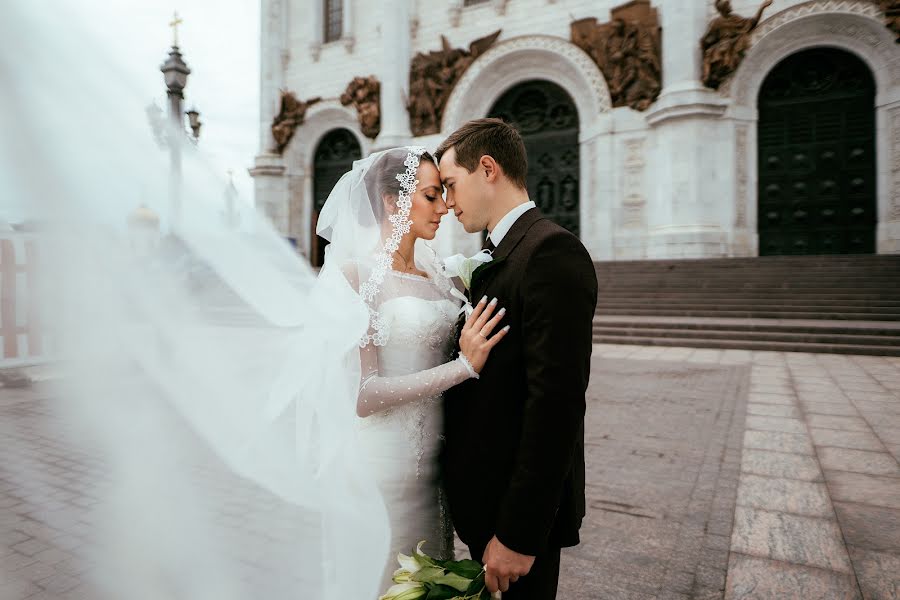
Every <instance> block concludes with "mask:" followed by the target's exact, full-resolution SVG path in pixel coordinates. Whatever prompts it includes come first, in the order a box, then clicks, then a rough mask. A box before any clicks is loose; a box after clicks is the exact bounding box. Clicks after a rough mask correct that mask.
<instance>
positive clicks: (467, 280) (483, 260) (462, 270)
mask: <svg viewBox="0 0 900 600" xmlns="http://www.w3.org/2000/svg"><path fill="white" fill-rule="evenodd" d="M492 260H494V257H493V256H491V253H490V252H488V251H487V250H482V251H481V252H479V253H478V254H476V255H475V256H470V257H468V258H466V257H465V256H463V255H462V254H454V255H453V256H450V257H448V258H446V259H444V272H445V273H446V274H447V276H448V277H459V279H460V281H462V283H463V285H464V286H465V288H466V292H470V290H471V289H472V277H473V276H474V274H475V271H476V270H478V268H479V267H481V266H484V265H486V264H488V263H489V262H491V261H492ZM450 293H451V294H452V295H453V296H454V297H455V298H457V299H459V300H462V302H463V305H462V307H461V308H460V309H459V312H460V314H462V313H463V312H465V313H466V317H468V316H469V315H470V314H472V311H473V310H475V309H474V308H473V306H472V302H471V300H470V299H469V297H468V296H469V295H468V294H463V293H462V292H460V291H459V290H458V289H456V288H455V287H454V288H451V290H450Z"/></svg>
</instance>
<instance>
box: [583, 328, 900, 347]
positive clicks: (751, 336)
mask: <svg viewBox="0 0 900 600" xmlns="http://www.w3.org/2000/svg"><path fill="white" fill-rule="evenodd" d="M594 335H600V336H604V337H608V336H616V337H638V338H647V337H650V338H679V339H710V340H729V341H734V342H736V341H767V342H799V343H806V344H826V345H827V344H843V345H853V346H891V347H893V348H898V349H900V336H896V335H895V336H888V335H850V334H842V333H808V332H793V331H782V332H773V331H736V330H727V329H723V330H719V331H713V330H709V329H704V330H690V329H647V328H637V329H631V328H628V327H594Z"/></svg>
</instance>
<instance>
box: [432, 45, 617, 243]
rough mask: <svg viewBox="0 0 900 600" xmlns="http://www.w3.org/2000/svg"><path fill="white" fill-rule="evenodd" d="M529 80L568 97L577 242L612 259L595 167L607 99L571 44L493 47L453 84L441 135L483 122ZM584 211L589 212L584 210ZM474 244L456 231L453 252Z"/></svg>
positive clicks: (599, 79)
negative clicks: (572, 115)
mask: <svg viewBox="0 0 900 600" xmlns="http://www.w3.org/2000/svg"><path fill="white" fill-rule="evenodd" d="M534 80H541V81H546V82H550V83H552V84H555V85H556V86H558V87H559V88H561V89H562V90H564V91H565V93H566V94H568V96H569V97H570V98H571V101H572V103H573V104H574V106H575V108H576V112H577V115H578V133H577V141H578V153H577V161H578V173H579V175H578V178H577V184H578V187H577V189H576V193H577V196H578V197H579V198H588V197H591V198H592V202H591V203H590V207H588V206H587V204H588V203H580V206H579V210H580V214H579V216H578V222H579V230H580V234H581V238H582V241H583V242H584V244H585V246H586V247H587V248H588V251H589V252H591V255H592V256H595V257H609V256H611V255H612V245H611V240H612V230H611V223H612V220H611V217H610V215H611V207H610V204H611V198H612V196H611V193H610V190H609V189H607V188H606V187H605V186H606V183H605V181H606V179H604V178H602V177H601V175H602V174H604V173H605V170H604V169H605V167H603V166H600V167H598V164H599V163H598V156H600V155H601V154H603V153H605V152H606V151H607V150H606V146H604V145H603V144H604V143H605V141H604V140H605V139H606V138H607V137H608V134H609V130H610V122H609V114H610V111H611V109H612V100H611V98H610V94H609V88H608V87H607V85H606V79H604V77H603V73H602V72H601V71H600V69H599V67H597V64H596V63H595V62H594V61H593V59H591V57H590V56H588V55H587V53H585V52H584V51H583V50H582V49H581V48H579V47H578V46H576V45H574V44H572V43H571V42H569V41H567V40H565V39H562V38H558V37H553V36H547V35H526V36H521V37H515V38H510V39H508V40H505V41H503V42H500V43H498V44H497V45H495V46H493V47H492V48H491V49H490V50H488V51H487V52H485V53H484V54H483V55H481V56H480V57H479V58H478V59H477V60H476V61H475V62H473V63H472V65H471V66H470V67H469V68H468V69H467V70H466V72H465V73H464V74H463V76H462V78H461V79H460V80H459V82H458V83H457V84H456V86H455V87H454V89H453V92H452V93H451V94H450V98H449V99H448V100H447V106H446V109H445V110H444V115H443V118H442V121H441V131H442V134H443V135H444V136H446V135H449V134H450V133H451V132H453V131H454V130H455V129H457V128H458V127H459V126H460V125H462V124H463V123H465V122H466V121H467V120H469V119H476V118H479V117H485V116H487V115H488V114H490V111H491V109H492V108H493V107H494V105H495V104H497V102H498V101H499V100H500V98H501V97H502V96H503V95H504V94H505V93H506V92H508V91H510V90H512V89H513V88H515V87H516V86H517V85H519V84H521V83H523V82H528V81H534ZM588 208H589V209H590V210H588ZM477 247H478V245H477V242H476V240H475V239H470V237H469V236H467V235H466V234H465V232H463V231H462V229H461V228H460V229H459V230H458V231H457V232H456V233H455V240H454V245H453V248H454V249H455V251H463V252H468V251H473V252H474V251H475V250H477Z"/></svg>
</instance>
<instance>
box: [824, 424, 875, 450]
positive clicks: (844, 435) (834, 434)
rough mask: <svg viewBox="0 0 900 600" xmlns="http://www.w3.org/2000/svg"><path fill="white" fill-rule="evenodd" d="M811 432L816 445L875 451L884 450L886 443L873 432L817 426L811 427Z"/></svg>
mask: <svg viewBox="0 0 900 600" xmlns="http://www.w3.org/2000/svg"><path fill="white" fill-rule="evenodd" d="M809 432H810V435H811V436H812V439H813V443H815V445H816V446H833V447H835V448H851V449H854V450H872V451H874V452H882V451H884V445H882V443H881V442H880V441H879V440H878V438H877V437H875V434H873V433H871V432H867V431H838V430H836V429H818V428H816V427H811V428H810V430H809Z"/></svg>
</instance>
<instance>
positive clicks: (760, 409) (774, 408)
mask: <svg viewBox="0 0 900 600" xmlns="http://www.w3.org/2000/svg"><path fill="white" fill-rule="evenodd" d="M747 414H748V415H759V416H763V417H793V418H799V417H800V411H799V410H797V407H795V406H786V405H784V404H758V403H750V404H748V405H747Z"/></svg>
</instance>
